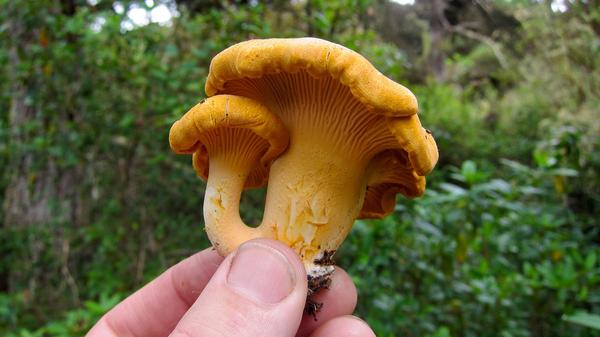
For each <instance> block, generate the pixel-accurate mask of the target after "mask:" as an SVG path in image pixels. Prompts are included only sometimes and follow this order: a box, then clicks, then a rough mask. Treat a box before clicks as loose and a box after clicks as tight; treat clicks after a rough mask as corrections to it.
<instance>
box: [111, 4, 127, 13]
mask: <svg viewBox="0 0 600 337" xmlns="http://www.w3.org/2000/svg"><path fill="white" fill-rule="evenodd" d="M113 9H114V10H115V13H117V14H123V12H125V6H123V4H122V3H120V2H115V3H114V4H113Z"/></svg>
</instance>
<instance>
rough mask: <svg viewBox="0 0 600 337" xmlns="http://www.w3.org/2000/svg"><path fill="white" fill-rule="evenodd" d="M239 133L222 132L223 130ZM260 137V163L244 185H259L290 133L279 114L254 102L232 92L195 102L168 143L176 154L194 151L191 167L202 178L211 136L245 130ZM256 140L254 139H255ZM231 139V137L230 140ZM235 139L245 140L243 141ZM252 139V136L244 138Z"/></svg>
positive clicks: (241, 134)
mask: <svg viewBox="0 0 600 337" xmlns="http://www.w3.org/2000/svg"><path fill="white" fill-rule="evenodd" d="M228 129H234V130H239V131H240V132H238V133H234V134H231V133H230V134H229V135H228V136H226V135H225V132H223V131H224V130H228ZM244 130H247V131H250V132H251V133H252V134H254V135H256V136H258V137H259V138H260V140H259V141H262V143H264V146H259V147H256V146H255V147H254V148H255V149H260V150H261V151H263V153H262V155H261V156H260V165H257V166H256V167H254V168H252V170H251V171H250V174H249V176H248V179H247V180H246V184H245V186H244V187H245V188H250V187H260V186H263V185H264V184H265V183H266V180H267V178H268V168H269V166H270V164H271V162H272V161H273V159H275V158H276V157H277V156H279V155H280V154H281V153H282V152H283V151H284V150H285V149H286V148H287V145H288V141H289V136H288V133H287V130H286V128H285V126H284V125H283V123H282V122H281V120H280V119H279V117H278V116H277V115H275V114H273V113H271V112H270V111H269V110H268V109H267V108H266V107H265V106H264V105H262V104H260V103H258V102H257V101H255V100H253V99H250V98H246V97H241V96H234V95H217V96H213V97H210V98H207V99H206V100H203V101H202V102H200V103H198V104H196V105H195V106H194V107H193V108H191V109H190V110H189V111H188V112H186V113H185V115H184V116H183V117H181V119H180V120H178V121H176V122H175V123H174V124H173V126H172V127H171V131H170V132H169V143H170V145H171V149H173V151H174V152H175V153H179V154H186V153H187V154H190V153H193V166H194V169H195V170H196V173H197V174H198V176H200V177H201V178H203V179H204V180H207V179H208V175H209V151H208V149H207V145H209V144H207V143H210V142H211V139H210V137H213V138H214V137H220V136H223V137H247V135H248V132H244ZM255 140H256V139H255ZM232 141H233V140H232ZM236 141H238V142H241V143H244V141H245V140H242V139H237V140H236ZM247 141H248V142H250V141H252V140H251V139H248V140H247Z"/></svg>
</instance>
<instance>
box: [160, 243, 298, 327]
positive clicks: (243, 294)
mask: <svg viewBox="0 0 600 337" xmlns="http://www.w3.org/2000/svg"><path fill="white" fill-rule="evenodd" d="M306 289H307V288H306V272H305V271H304V267H303V265H302V263H301V262H300V260H299V259H298V257H297V255H296V253H295V252H294V251H292V250H291V249H290V248H288V247H287V246H285V245H283V244H282V243H280V242H277V241H273V240H265V239H259V240H252V241H248V242H246V243H244V244H242V245H241V246H240V247H239V248H238V249H237V251H235V252H234V253H232V254H231V255H230V256H228V257H227V258H226V259H225V261H224V262H223V263H222V264H221V266H220V267H219V269H217V271H216V272H215V274H214V276H213V277H212V279H211V280H210V282H209V283H208V284H207V285H206V287H205V288H204V291H202V294H200V296H199V297H198V299H197V300H196V302H195V303H194V304H193V305H192V307H191V308H190V309H189V310H188V312H187V313H186V314H185V315H184V316H183V318H182V319H181V320H180V321H179V323H178V325H177V326H176V327H175V330H173V332H172V334H171V336H186V337H200V336H202V337H205V336H207V337H213V336H230V337H242V336H264V337H270V336H294V335H295V334H296V331H297V330H298V327H299V325H300V320H301V319H302V313H303V310H304V303H305V301H306V291H307V290H306Z"/></svg>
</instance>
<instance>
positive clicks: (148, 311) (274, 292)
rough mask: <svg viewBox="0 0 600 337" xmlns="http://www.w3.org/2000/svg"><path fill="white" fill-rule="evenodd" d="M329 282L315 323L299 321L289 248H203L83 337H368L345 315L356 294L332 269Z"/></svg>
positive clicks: (295, 269) (297, 282) (295, 262)
mask: <svg viewBox="0 0 600 337" xmlns="http://www.w3.org/2000/svg"><path fill="white" fill-rule="evenodd" d="M332 278H333V280H332V281H333V282H332V286H331V288H330V289H329V290H325V291H323V292H322V293H320V294H319V295H318V297H317V298H316V299H317V300H319V301H323V302H325V303H326V305H325V306H324V309H323V311H321V312H319V314H318V321H314V320H313V319H312V317H306V316H303V308H304V301H305V300H306V272H305V270H304V267H303V264H302V262H301V261H300V260H299V259H298V257H297V255H296V253H294V251H292V250H291V249H290V248H288V247H287V246H285V245H283V244H282V243H280V242H276V241H273V240H267V239H258V240H252V241H249V242H247V243H244V244H243V245H241V246H240V248H238V249H237V250H236V251H235V252H234V253H233V254H231V255H229V256H227V257H226V258H222V257H220V256H219V255H218V254H217V253H216V252H215V251H214V250H212V249H207V250H204V251H202V252H200V253H197V254H196V255H193V256H191V257H189V258H187V259H185V260H183V261H182V262H180V263H179V264H177V265H175V266H173V267H171V268H170V269H169V270H167V271H166V272H165V273H163V274H162V275H160V276H159V277H158V278H156V279H155V280H154V281H152V282H150V283H149V284H148V285H146V286H145V287H143V288H142V289H140V290H138V291H137V292H135V293H134V294H132V295H131V296H129V297H128V298H127V299H125V300H124V301H123V302H121V303H120V304H118V305H117V306H116V307H115V308H114V309H112V310H111V311H110V312H108V313H107V314H106V315H105V316H103V317H102V318H101V319H100V320H99V321H98V323H96V325H95V326H94V327H93V328H92V329H91V330H90V332H89V333H88V334H87V336H88V337H96V336H108V337H125V336H144V337H159V336H185V337H199V336H203V337H204V336H208V337H211V336H231V337H241V336H265V337H270V336H273V337H275V336H311V337H320V336H329V337H331V336H375V334H374V333H373V331H372V330H371V329H370V328H369V326H368V325H367V324H366V323H365V322H364V321H362V320H360V319H358V318H356V317H354V316H350V314H351V313H352V311H353V310H354V307H355V305H356V289H355V287H354V285H353V283H352V281H351V280H350V278H349V277H348V275H347V274H346V273H345V272H344V271H343V270H342V269H340V268H337V269H336V273H335V274H334V275H333V277H332ZM267 280H270V282H267Z"/></svg>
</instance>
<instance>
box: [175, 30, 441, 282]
mask: <svg viewBox="0 0 600 337" xmlns="http://www.w3.org/2000/svg"><path fill="white" fill-rule="evenodd" d="M206 94H207V95H208V96H211V97H212V98H209V99H208V100H207V102H205V103H204V104H201V105H199V106H196V107H194V108H193V109H192V110H190V111H189V112H188V113H187V114H186V115H185V116H184V117H183V118H182V119H181V120H180V121H178V122H176V123H175V125H174V126H173V128H172V129H171V134H170V141H171V146H172V148H173V149H174V150H175V151H176V152H179V153H190V152H195V153H196V154H195V157H196V158H199V159H194V163H195V167H196V169H197V170H198V171H199V173H200V175H201V176H202V177H204V178H206V177H207V176H208V187H207V191H206V196H205V209H204V215H205V222H206V229H207V232H208V233H209V238H210V239H211V241H212V242H213V243H214V244H215V246H216V249H217V250H218V251H219V253H221V254H223V255H225V254H228V253H229V252H231V251H232V250H233V249H235V248H236V246H237V245H239V244H240V243H242V242H243V241H245V240H248V239H251V238H255V237H268V238H273V239H277V240H280V241H283V242H285V243H286V244H288V245H289V246H290V247H292V248H293V249H295V250H296V252H297V253H298V254H299V256H300V257H301V258H302V260H303V261H304V264H305V266H306V270H307V272H308V274H309V278H310V279H312V280H313V281H314V280H318V282H316V283H318V284H320V283H321V282H320V281H322V280H323V279H326V278H327V276H328V275H329V274H330V273H331V272H332V271H333V267H332V266H331V265H330V263H328V262H329V261H328V260H329V259H330V255H331V254H332V253H333V252H335V250H337V248H338V246H339V245H340V244H341V243H342V241H343V240H344V238H345V237H346V235H347V234H348V231H349V230H350V228H351V226H352V223H353V222H354V220H355V219H356V218H357V217H358V216H359V215H360V216H361V217H383V216H385V215H387V214H389V213H390V212H391V211H393V204H394V202H395V195H396V193H402V194H404V195H406V196H408V197H414V196H418V195H421V194H422V193H423V191H424V189H425V178H424V176H425V175H426V174H428V173H429V172H430V171H431V170H432V169H433V167H434V165H435V163H436V161H437V158H438V153H437V147H436V144H435V141H434V139H433V137H432V136H431V134H430V133H429V132H428V131H426V130H425V129H423V128H422V127H421V124H420V122H419V118H418V117H417V114H416V113H417V100H416V98H415V96H414V95H413V94H412V93H411V92H410V91H409V90H408V89H407V88H405V87H403V86H402V85H400V84H398V83H395V82H393V81H392V80H390V79H388V78H387V77H385V76H384V75H382V74H381V73H379V72H378V71H377V70H376V69H375V68H374V67H373V66H372V65H371V64H370V63H369V62H368V61H367V60H366V59H365V58H363V57H362V56H361V55H359V54H357V53H356V52H354V51H352V50H350V49H347V48H345V47H342V46H340V45H337V44H334V43H331V42H327V41H324V40H320V39H315V38H299V39H268V40H251V41H246V42H242V43H239V44H236V45H234V46H232V47H230V48H228V49H226V50H224V51H223V52H221V53H220V54H218V55H217V56H215V58H214V59H213V61H212V63H211V66H210V72H209V75H208V80H207V82H206ZM210 100H214V101H215V102H219V104H220V105H219V104H214V105H211V106H210V108H206V109H204V106H205V105H207V104H208V103H211V102H212V101H210ZM227 100H229V105H227V103H226V102H227ZM234 100H235V101H236V104H235V105H234V104H233V102H234ZM223 102H225V103H223ZM249 106H251V107H252V109H254V110H255V111H256V113H257V115H261V116H264V120H269V121H271V122H270V124H268V126H265V127H264V129H261V128H257V127H252V128H251V129H252V131H253V132H254V133H255V134H256V135H258V136H255V138H257V139H260V140H262V143H261V142H260V141H259V140H253V141H250V140H249V138H248V137H249V136H248V135H250V134H251V133H252V132H250V131H246V130H244V131H243V132H242V131H241V130H240V131H236V132H239V133H231V131H226V130H225V129H227V128H228V127H233V128H239V127H246V126H245V125H246V124H245V123H243V122H241V119H240V120H239V123H237V124H236V125H237V126H236V125H233V124H232V125H227V123H224V122H220V120H221V119H223V118H225V119H226V117H223V116H226V115H227V113H229V116H230V118H231V116H232V114H233V113H236V114H239V115H240V116H241V115H243V114H242V113H241V111H242V110H244V109H250V108H248V107H249ZM207 120H209V121H210V123H212V124H211V125H215V126H216V127H215V130H219V131H218V132H216V131H210V132H211V134H214V135H215V136H212V137H213V138H210V137H208V136H204V133H205V132H206V131H205V130H206V127H205V125H204V124H205V123H208V122H206V121H207ZM252 120H253V121H255V119H252ZM279 120H280V121H281V125H280V122H279ZM265 125H267V124H265ZM257 129H260V130H261V131H257ZM284 129H285V130H287V133H286V131H285V130H284ZM235 130H237V129H235ZM223 132H229V133H227V136H225V137H224V138H219V137H222V136H218V135H217V134H221V133H223ZM265 134H269V135H276V136H275V137H274V138H273V137H270V136H265ZM287 134H289V145H288V146H287V148H286V149H285V150H284V149H283V148H282V146H284V144H287V138H286V135H287ZM214 137H216V138H214ZM272 139H276V141H273V140H272ZM213 142H214V143H215V144H217V143H219V144H221V143H226V144H228V145H214V146H213V145H211V144H212V143H213ZM259 143H260V144H259ZM200 144H203V145H200ZM234 144H235V145H234ZM261 144H262V145H261ZM250 148H252V151H253V152H252V151H250V150H249V149H250ZM282 151H283V152H282ZM213 152H214V153H213ZM225 152H226V153H225ZM280 153H281V154H280ZM207 154H208V159H207ZM278 155H279V156H278ZM261 156H262V157H261ZM223 158H227V159H223ZM259 158H262V161H261V165H258V164H257V163H258V160H259ZM207 161H208V162H209V167H210V169H209V170H208V172H207V171H206V164H202V165H200V164H198V163H200V162H201V163H206V162H207ZM271 161H272V162H271ZM269 164H270V165H269ZM252 170H260V172H261V173H260V174H259V173H256V175H257V176H260V177H266V176H267V174H268V188H267V197H266V204H265V211H264V216H263V221H262V223H261V225H260V226H259V227H257V228H255V229H253V228H249V227H247V226H246V225H245V224H244V223H243V222H242V220H241V219H240V217H239V214H238V203H239V195H240V193H241V189H242V187H243V185H244V183H245V181H247V178H246V177H247V176H248V175H250V176H251V177H252V174H254V173H251V172H253V171H252ZM267 170H269V171H268V173H267ZM252 179H254V180H252V181H253V182H254V181H257V180H260V179H258V178H252ZM246 184H247V185H260V184H256V183H246ZM365 194H366V195H367V198H366V200H365ZM318 284H316V285H315V283H314V282H313V286H314V287H318Z"/></svg>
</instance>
